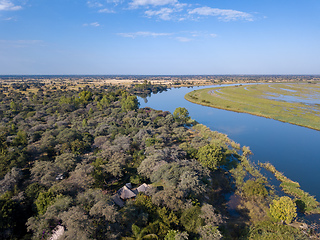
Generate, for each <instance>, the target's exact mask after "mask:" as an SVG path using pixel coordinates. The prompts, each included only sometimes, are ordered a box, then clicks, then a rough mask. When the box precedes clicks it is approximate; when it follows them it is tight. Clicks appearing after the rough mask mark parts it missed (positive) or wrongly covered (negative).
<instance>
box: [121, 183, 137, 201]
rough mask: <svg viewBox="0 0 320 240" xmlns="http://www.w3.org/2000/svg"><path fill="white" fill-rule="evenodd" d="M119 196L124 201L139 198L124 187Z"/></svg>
mask: <svg viewBox="0 0 320 240" xmlns="http://www.w3.org/2000/svg"><path fill="white" fill-rule="evenodd" d="M118 194H119V196H120V198H122V199H123V200H125V199H129V198H133V197H135V196H137V195H136V194H135V193H134V192H132V191H131V190H130V189H129V188H128V187H127V186H123V187H122V188H120V189H119V191H118Z"/></svg>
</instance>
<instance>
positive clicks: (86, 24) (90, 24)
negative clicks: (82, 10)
mask: <svg viewBox="0 0 320 240" xmlns="http://www.w3.org/2000/svg"><path fill="white" fill-rule="evenodd" d="M83 26H84V27H87V26H92V27H99V26H100V24H99V23H98V22H93V23H84V24H83Z"/></svg>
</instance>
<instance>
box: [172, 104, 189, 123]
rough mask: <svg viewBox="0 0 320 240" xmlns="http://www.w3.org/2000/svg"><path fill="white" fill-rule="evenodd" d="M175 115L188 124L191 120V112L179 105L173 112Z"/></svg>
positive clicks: (177, 118)
mask: <svg viewBox="0 0 320 240" xmlns="http://www.w3.org/2000/svg"><path fill="white" fill-rule="evenodd" d="M173 117H174V118H175V119H176V120H178V121H179V122H181V123H182V124H186V123H187V122H188V121H189V120H190V116H189V112H188V110H187V109H186V108H181V107H178V108H176V110H174V112H173Z"/></svg>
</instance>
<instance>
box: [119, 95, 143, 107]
mask: <svg viewBox="0 0 320 240" xmlns="http://www.w3.org/2000/svg"><path fill="white" fill-rule="evenodd" d="M139 105H140V103H139V101H138V99H137V97H136V96H127V95H125V94H123V95H122V100H121V108H122V110H123V111H132V110H137V109H138V108H139Z"/></svg>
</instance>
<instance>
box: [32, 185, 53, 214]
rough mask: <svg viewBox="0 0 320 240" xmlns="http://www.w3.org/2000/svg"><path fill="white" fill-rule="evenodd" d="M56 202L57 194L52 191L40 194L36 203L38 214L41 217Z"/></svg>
mask: <svg viewBox="0 0 320 240" xmlns="http://www.w3.org/2000/svg"><path fill="white" fill-rule="evenodd" d="M55 200H56V194H55V193H54V192H52V191H50V190H49V191H47V192H40V193H39V195H38V198H37V200H36V201H35V203H36V206H37V209H38V213H39V214H40V215H42V214H44V213H45V212H46V211H47V208H48V207H49V206H51V205H52V204H53V203H54V201H55Z"/></svg>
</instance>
